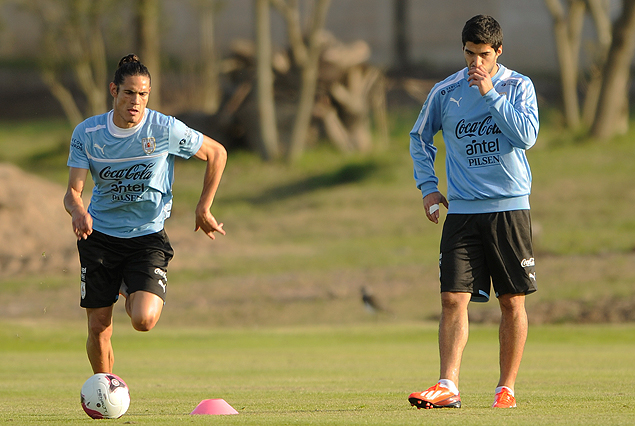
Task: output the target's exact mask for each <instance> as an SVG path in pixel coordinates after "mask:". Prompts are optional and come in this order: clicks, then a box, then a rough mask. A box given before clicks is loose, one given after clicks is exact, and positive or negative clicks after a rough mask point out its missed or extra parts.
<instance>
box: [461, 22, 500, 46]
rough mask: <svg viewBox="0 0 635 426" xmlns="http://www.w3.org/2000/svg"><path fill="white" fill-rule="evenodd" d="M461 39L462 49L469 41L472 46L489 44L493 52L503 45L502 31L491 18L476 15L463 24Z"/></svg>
mask: <svg viewBox="0 0 635 426" xmlns="http://www.w3.org/2000/svg"><path fill="white" fill-rule="evenodd" d="M461 38H462V39H463V47H465V43H467V42H468V41H469V42H472V43H474V44H489V45H490V46H492V48H493V49H494V50H498V48H499V47H501V46H502V45H503V29H502V28H501V26H500V25H499V23H498V22H497V21H496V19H494V18H492V17H491V16H488V15H476V16H475V17H473V18H471V19H470V20H469V21H467V22H466V23H465V26H464V27H463V33H462V34H461Z"/></svg>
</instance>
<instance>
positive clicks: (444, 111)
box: [409, 15, 539, 408]
mask: <svg viewBox="0 0 635 426" xmlns="http://www.w3.org/2000/svg"><path fill="white" fill-rule="evenodd" d="M462 41H463V54H464V56H465V62H466V64H467V68H464V69H462V70H461V71H459V72H457V73H455V74H453V75H451V76H450V77H448V78H446V79H445V80H443V81H442V82H440V83H438V84H436V85H435V86H434V88H433V89H432V91H431V92H430V94H429V95H428V98H427V99H426V101H425V103H424V104H423V107H422V109H421V112H420V114H419V117H418V119H417V121H416V123H415V125H414V127H413V129H412V131H411V132H410V154H411V156H412V160H413V163H414V178H415V181H416V184H417V187H418V188H419V189H420V190H421V193H422V195H423V207H424V209H425V214H426V217H427V218H428V220H430V221H431V222H433V223H438V221H439V205H440V204H442V205H443V206H445V207H446V208H447V209H448V212H447V217H446V220H445V222H444V225H443V233H442V236H441V247H440V256H439V267H440V281H441V320H440V323H439V354H440V377H439V379H440V380H439V381H438V383H437V384H436V385H434V386H432V387H430V388H429V389H427V390H425V391H423V392H414V393H412V394H411V395H410V397H409V401H410V403H411V404H412V405H414V406H416V407H417V408H441V407H455V408H458V407H460V406H461V397H460V394H459V389H458V386H459V370H460V368H461V358H462V355H463V350H464V348H465V346H466V344H467V340H468V328H469V324H468V304H469V302H470V300H471V301H475V302H487V301H488V300H489V298H490V287H492V286H493V288H494V293H495V295H496V297H497V298H498V302H499V305H500V309H501V323H500V331H499V341H500V378H499V382H498V386H497V387H496V390H495V401H494V404H493V407H515V406H516V399H515V397H514V385H515V382H516V376H517V374H518V369H519V367H520V361H521V358H522V354H523V350H524V346H525V341H526V338H527V314H526V311H525V295H527V294H530V293H533V292H534V291H536V273H535V270H534V255H533V248H532V240H531V218H530V215H529V194H530V191H531V172H530V169H529V163H528V162H527V158H526V156H525V150H527V149H529V148H531V147H532V146H533V145H534V143H535V142H536V137H537V135H538V127H539V125H538V106H537V102H536V93H535V90H534V86H533V84H532V82H531V80H529V78H527V77H525V76H524V75H521V74H519V73H517V72H515V71H512V70H510V69H508V68H505V67H504V66H503V65H501V64H499V63H498V62H497V60H498V57H499V56H500V55H501V54H502V53H503V32H502V30H501V27H500V25H499V24H498V22H497V21H496V20H495V19H494V18H492V17H490V16H483V15H479V16H475V17H473V18H472V19H470V20H469V21H467V22H466V24H465V26H464V28H463V33H462ZM438 131H442V132H443V140H444V142H445V147H446V170H447V181H448V188H447V193H448V197H447V199H446V198H445V196H443V195H442V194H441V193H440V192H439V190H438V187H437V186H438V179H437V177H436V176H435V171H434V160H435V156H436V151H437V150H436V148H435V146H434V145H433V142H434V141H433V137H434V135H435V134H436V133H437V132H438Z"/></svg>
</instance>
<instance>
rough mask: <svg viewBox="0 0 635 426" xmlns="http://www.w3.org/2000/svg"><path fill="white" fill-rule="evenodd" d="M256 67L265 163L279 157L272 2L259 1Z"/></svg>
mask: <svg viewBox="0 0 635 426" xmlns="http://www.w3.org/2000/svg"><path fill="white" fill-rule="evenodd" d="M256 40H257V49H256V56H257V61H256V64H257V65H256V66H257V74H258V76H257V78H258V90H257V94H258V111H259V115H260V134H261V137H262V151H263V152H262V154H263V157H264V158H265V160H273V159H276V158H278V157H279V154H280V149H279V147H278V145H279V143H278V124H277V122H276V103H275V98H274V89H273V83H274V75H273V68H272V65H271V55H272V49H271V16H270V11H269V0H256Z"/></svg>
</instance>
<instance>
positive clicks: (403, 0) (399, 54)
mask: <svg viewBox="0 0 635 426" xmlns="http://www.w3.org/2000/svg"><path fill="white" fill-rule="evenodd" d="M393 10H394V14H395V16H394V19H393V34H394V37H395V63H396V64H397V67H398V68H402V69H403V68H408V67H409V66H410V55H409V47H410V40H409V37H408V35H409V34H408V0H394V4H393Z"/></svg>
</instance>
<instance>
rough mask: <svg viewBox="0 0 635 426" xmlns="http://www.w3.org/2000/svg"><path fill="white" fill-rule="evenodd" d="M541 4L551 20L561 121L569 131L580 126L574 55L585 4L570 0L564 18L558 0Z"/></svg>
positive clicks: (562, 8)
mask: <svg viewBox="0 0 635 426" xmlns="http://www.w3.org/2000/svg"><path fill="white" fill-rule="evenodd" d="M545 4H546V5H547V8H548V9H549V12H551V16H552V17H553V20H554V33H555V39H556V47H557V52H558V63H559V65H560V79H561V84H562V101H563V105H564V115H565V120H566V122H567V125H568V126H569V127H570V128H572V129H577V128H578V127H579V126H580V103H579V102H580V101H579V98H578V74H579V70H578V57H579V53H578V52H579V50H580V40H581V32H582V26H583V23H584V13H585V9H586V4H585V2H584V1H582V0H572V1H571V2H570V4H569V14H568V15H567V13H566V12H565V10H564V7H563V5H562V3H560V0H545Z"/></svg>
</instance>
